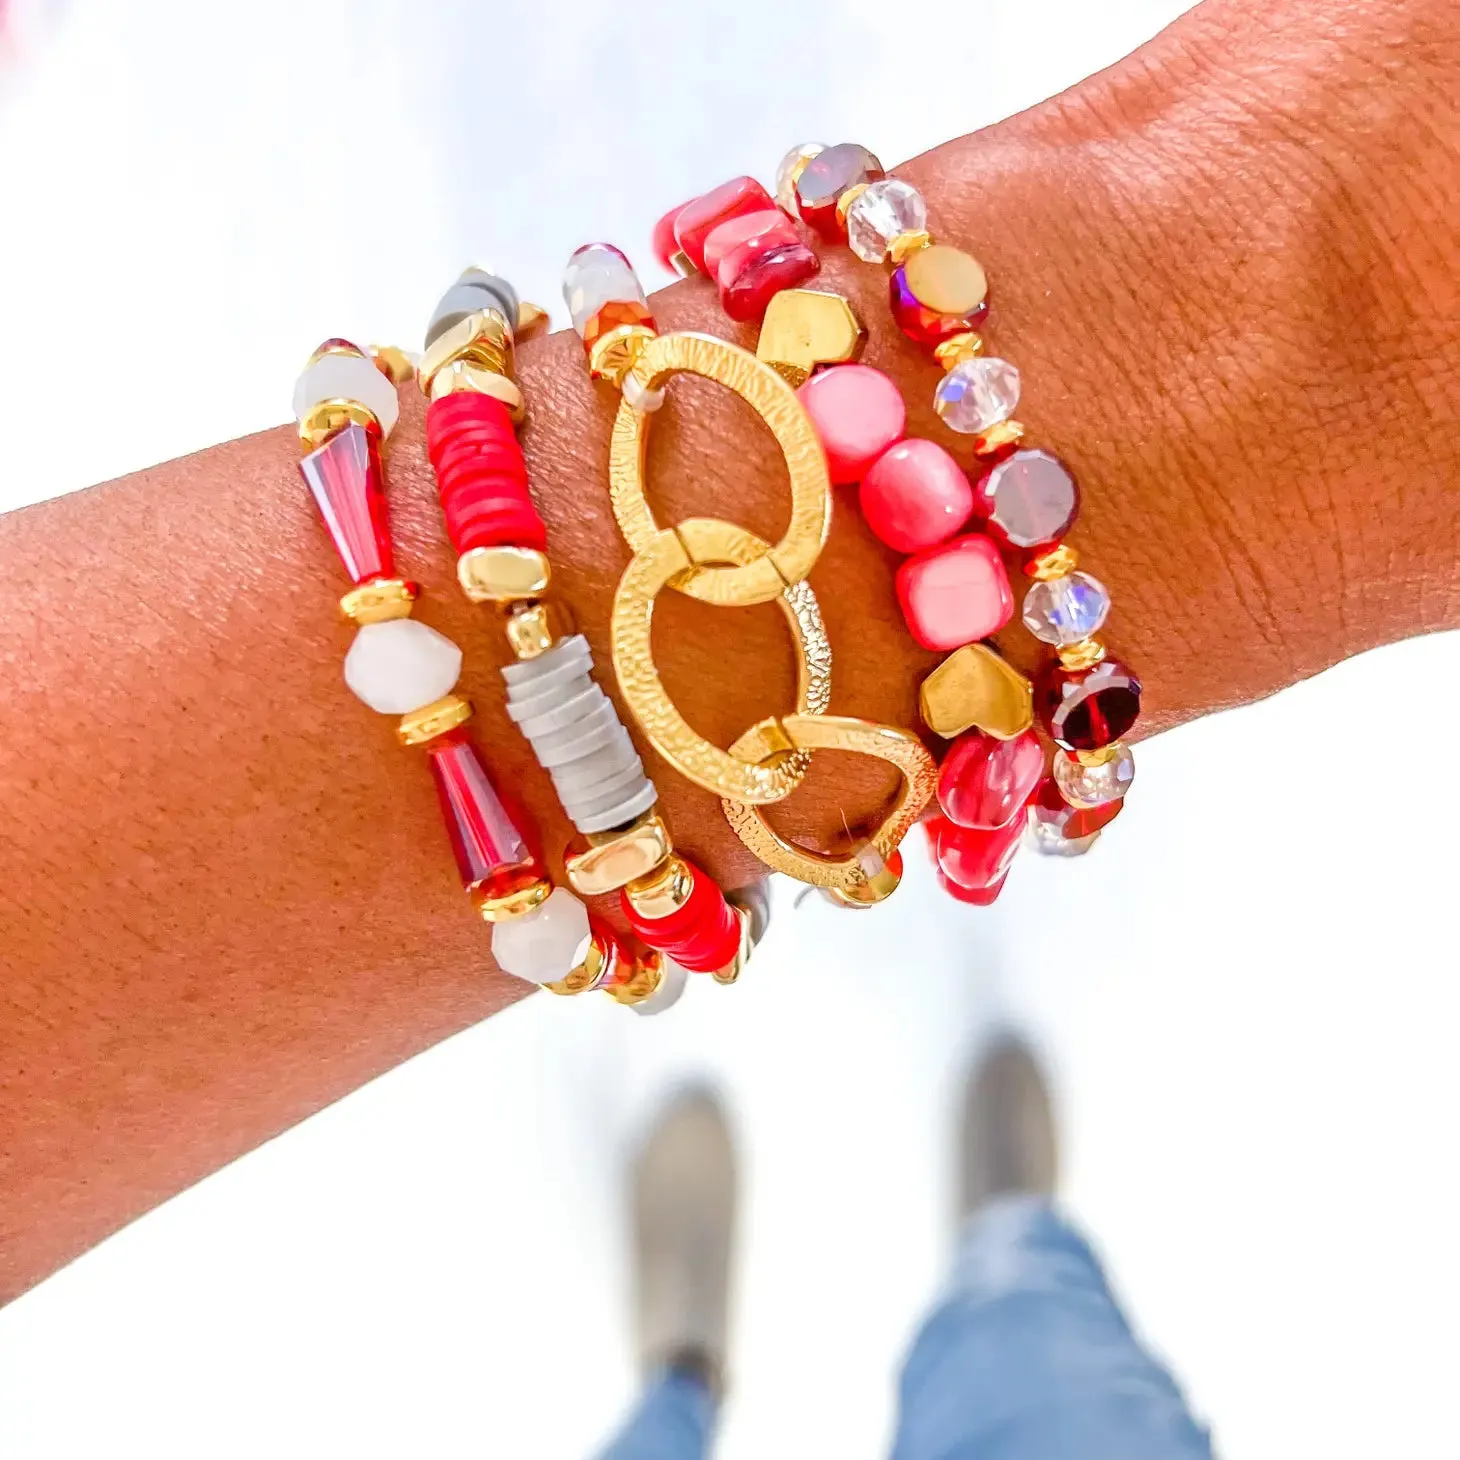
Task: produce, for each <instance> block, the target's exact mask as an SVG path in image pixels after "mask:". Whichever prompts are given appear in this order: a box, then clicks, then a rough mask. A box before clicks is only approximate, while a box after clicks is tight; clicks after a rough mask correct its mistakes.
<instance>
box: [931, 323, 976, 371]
mask: <svg viewBox="0 0 1460 1460" xmlns="http://www.w3.org/2000/svg"><path fill="white" fill-rule="evenodd" d="M983 350H984V344H983V336H982V335H981V334H979V332H978V331H977V330H965V331H964V332H963V333H962V334H961V335H949V337H948V338H947V339H946V340H944V341H943V342H942V344H940V345H939V346H938V347H937V348H936V349H935V350H934V351H933V356H934V358H935V359H936V360H937V362H938V364H940V365H941V366H942V367H943V368H944V370H952V369H953V367H954V366H955V365H960V364H962V362H963V361H965V360H974V359H977V358H978V356H980V355H982V354H983Z"/></svg>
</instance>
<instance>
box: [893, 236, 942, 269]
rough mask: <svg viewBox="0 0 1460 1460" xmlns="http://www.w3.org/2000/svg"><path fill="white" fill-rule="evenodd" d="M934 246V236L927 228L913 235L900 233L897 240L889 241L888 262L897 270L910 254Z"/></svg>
mask: <svg viewBox="0 0 1460 1460" xmlns="http://www.w3.org/2000/svg"><path fill="white" fill-rule="evenodd" d="M932 246H933V235H932V234H931V233H929V232H928V230H927V229H926V228H919V229H916V230H915V231H914V232H912V233H899V234H898V235H897V237H896V238H893V239H889V240H888V244H887V261H888V263H890V264H891V265H892V267H893V268H894V269H895V268H897V266H898V265H899V264H901V263H902V262H903V260H904V259H906V258H907V256H908V255H909V254H912V253H916V252H917V251H918V250H919V249H920V248H931V247H932Z"/></svg>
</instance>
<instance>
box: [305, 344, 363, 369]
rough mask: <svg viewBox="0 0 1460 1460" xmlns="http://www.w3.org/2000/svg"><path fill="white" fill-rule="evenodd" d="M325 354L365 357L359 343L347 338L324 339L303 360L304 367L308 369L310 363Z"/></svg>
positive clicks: (320, 358) (318, 359)
mask: <svg viewBox="0 0 1460 1460" xmlns="http://www.w3.org/2000/svg"><path fill="white" fill-rule="evenodd" d="M326 355H353V356H355V357H356V358H358V359H363V358H364V357H365V351H364V350H362V349H361V348H360V347H359V345H352V344H351V343H350V342H349V340H341V339H338V338H336V339H333V340H326V341H325V342H324V344H322V345H321V346H320V347H319V348H318V349H317V350H315V352H314V353H313V354H312V355H311V356H310V357H309V359H308V360H306V361H305V362H304V368H305V369H306V370H308V369H309V367H310V366H311V365H314V364H316V363H317V362H318V361H320V360H323V359H324V357H325V356H326Z"/></svg>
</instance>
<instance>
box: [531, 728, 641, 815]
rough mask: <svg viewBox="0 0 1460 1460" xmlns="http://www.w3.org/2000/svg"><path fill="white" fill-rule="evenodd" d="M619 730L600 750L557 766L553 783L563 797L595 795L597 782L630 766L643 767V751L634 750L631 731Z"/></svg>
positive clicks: (554, 769)
mask: <svg viewBox="0 0 1460 1460" xmlns="http://www.w3.org/2000/svg"><path fill="white" fill-rule="evenodd" d="M619 731H620V733H619V734H618V735H615V736H610V737H609V739H608V741H607V743H606V744H604V745H601V746H599V747H598V748H597V749H596V750H593V751H590V752H589V753H588V754H587V755H580V756H578V757H577V758H576V759H574V760H570V761H567V762H565V763H564V764H562V765H560V766H556V767H554V768H553V770H552V772H551V774H552V778H553V785H554V786H556V787H557V791H558V795H559V796H560V797H561V798H563V799H564V800H566V799H567V798H569V797H570V796H571V797H576V796H582V795H584V794H588V795H592V793H593V787H594V786H595V785H601V784H603V782H605V781H607V780H608V779H609V778H610V777H612V776H616V775H620V774H622V772H623V770H624V768H625V767H626V766H631V765H640V766H642V764H643V762H642V761H640V760H639V752H638V751H637V750H635V749H634V742H633V741H632V740H631V739H630V738H629V732H628V731H627V730H625V729H624V728H623V726H622V725H620V726H619Z"/></svg>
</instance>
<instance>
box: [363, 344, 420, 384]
mask: <svg viewBox="0 0 1460 1460" xmlns="http://www.w3.org/2000/svg"><path fill="white" fill-rule="evenodd" d="M366 353H367V354H368V355H369V356H370V358H371V359H372V360H374V361H375V366H376V368H377V369H378V370H379V371H380V373H381V374H382V375H384V376H385V378H386V379H387V380H388V381H390V383H391V384H392V385H405V384H407V383H408V382H409V381H412V380H414V379H415V378H416V362H415V359H414V358H413V357H412V356H411V355H410V354H409V353H407V352H406V351H405V350H402V349H401V347H400V346H399V345H371V346H370V349H369V350H368V351H367V352H366Z"/></svg>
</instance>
